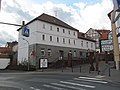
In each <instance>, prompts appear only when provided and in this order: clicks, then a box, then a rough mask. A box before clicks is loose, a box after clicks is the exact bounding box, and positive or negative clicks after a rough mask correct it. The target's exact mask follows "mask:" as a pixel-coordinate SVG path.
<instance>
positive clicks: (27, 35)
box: [22, 26, 30, 37]
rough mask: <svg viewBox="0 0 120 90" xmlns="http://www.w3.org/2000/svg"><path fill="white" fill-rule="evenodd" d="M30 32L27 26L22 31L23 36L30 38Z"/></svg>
mask: <svg viewBox="0 0 120 90" xmlns="http://www.w3.org/2000/svg"><path fill="white" fill-rule="evenodd" d="M29 33H30V30H29V28H28V27H27V26H24V27H23V29H22V35H23V36H25V37H29Z"/></svg>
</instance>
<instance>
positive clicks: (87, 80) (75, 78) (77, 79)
mask: <svg viewBox="0 0 120 90" xmlns="http://www.w3.org/2000/svg"><path fill="white" fill-rule="evenodd" d="M74 79H75V80H82V81H89V82H97V83H103V84H106V83H108V82H105V81H97V80H90V79H80V78H74Z"/></svg>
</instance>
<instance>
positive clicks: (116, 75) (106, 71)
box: [38, 61, 120, 83]
mask: <svg viewBox="0 0 120 90" xmlns="http://www.w3.org/2000/svg"><path fill="white" fill-rule="evenodd" d="M109 63H110V64H109V65H108V64H106V63H105V62H104V61H101V62H99V70H100V72H99V73H98V71H90V72H89V67H90V66H89V64H81V65H78V66H75V67H73V68H70V67H66V68H63V70H62V68H60V69H45V70H44V71H43V72H45V73H47V72H49V73H63V74H79V75H84V76H90V77H96V78H101V79H104V80H108V81H111V82H116V83H120V70H116V69H115V68H112V67H114V62H113V61H110V62H109ZM94 66H95V63H94ZM62 71H63V72H62ZM38 72H41V70H40V71H38Z"/></svg>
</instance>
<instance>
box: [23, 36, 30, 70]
mask: <svg viewBox="0 0 120 90" xmlns="http://www.w3.org/2000/svg"><path fill="white" fill-rule="evenodd" d="M22 39H23V40H25V41H26V42H27V44H28V68H27V69H28V71H29V70H30V65H29V45H30V44H29V42H28V40H26V39H25V38H22Z"/></svg>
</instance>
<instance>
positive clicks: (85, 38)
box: [78, 32, 96, 42]
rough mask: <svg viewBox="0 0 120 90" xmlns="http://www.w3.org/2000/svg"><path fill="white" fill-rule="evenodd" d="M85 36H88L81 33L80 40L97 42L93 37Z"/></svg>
mask: <svg viewBox="0 0 120 90" xmlns="http://www.w3.org/2000/svg"><path fill="white" fill-rule="evenodd" d="M85 35H86V34H85V33H82V32H79V34H78V38H79V39H84V40H88V41H92V42H96V41H95V40H93V39H92V38H91V37H89V36H85Z"/></svg>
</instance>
